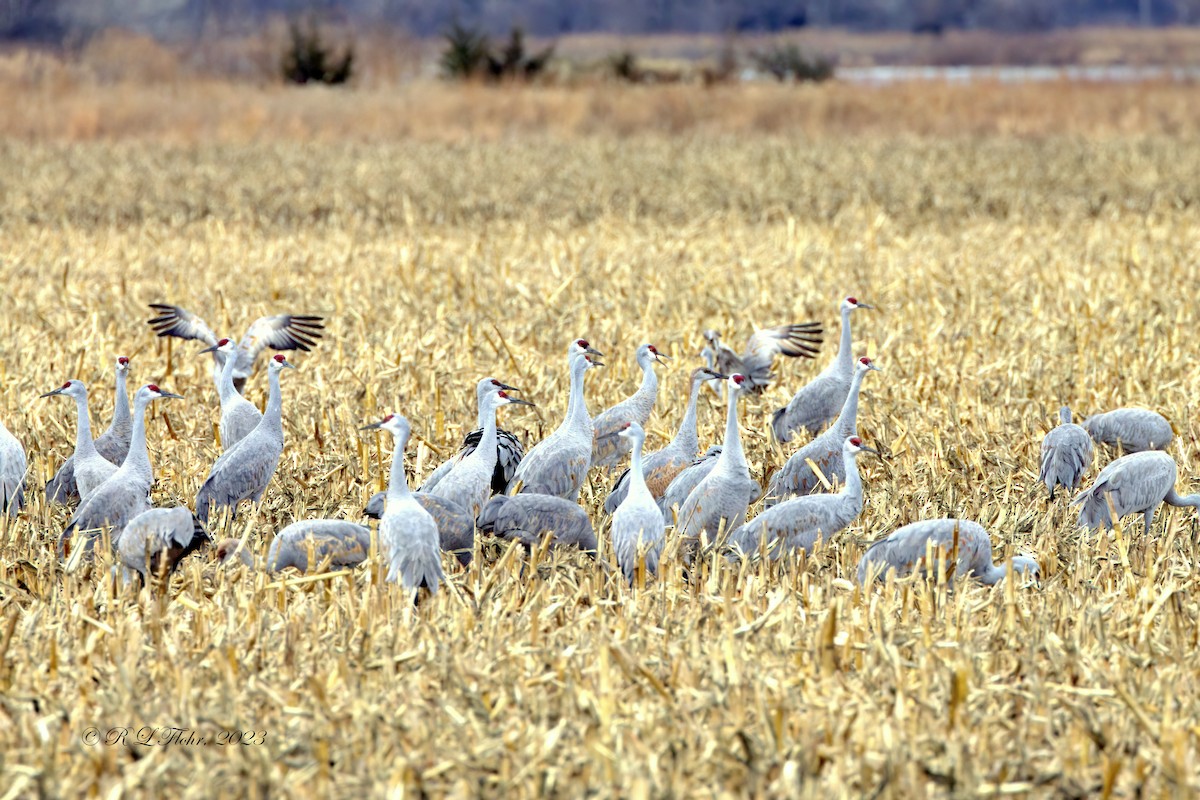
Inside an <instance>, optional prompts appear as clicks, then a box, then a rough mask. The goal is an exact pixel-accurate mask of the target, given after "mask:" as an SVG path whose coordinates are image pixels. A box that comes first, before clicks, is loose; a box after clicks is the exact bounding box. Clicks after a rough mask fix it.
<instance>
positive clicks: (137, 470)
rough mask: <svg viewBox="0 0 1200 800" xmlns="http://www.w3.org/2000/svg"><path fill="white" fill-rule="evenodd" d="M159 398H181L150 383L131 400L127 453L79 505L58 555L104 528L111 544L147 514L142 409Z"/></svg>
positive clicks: (148, 479)
mask: <svg viewBox="0 0 1200 800" xmlns="http://www.w3.org/2000/svg"><path fill="white" fill-rule="evenodd" d="M163 398H176V399H179V400H182V399H183V396H182V395H178V394H175V393H174V392H168V391H167V390H165V389H160V388H159V387H157V386H155V385H154V384H153V383H150V384H147V385H145V386H143V387H142V388H140V389H138V390H137V393H136V394H135V395H134V397H133V428H132V435H131V436H130V440H129V453H128V455H126V456H125V460H124V461H122V462H121V466H120V467H119V468H117V471H116V472H114V473H113V474H112V477H110V478H109V479H108V480H106V481H105V482H104V483H102V484H100V485H99V486H98V487H96V489H95V490H94V491H93V492H92V493H91V494H90V495H89V496H88V498H87V499H86V500H84V501H82V502H81V503H80V504H79V508H77V509H75V513H74V514H73V515H72V516H71V519H70V521H69V522H68V523H67V527H66V530H64V531H63V532H62V535H61V536H59V539H58V551H59V554H60V555H66V554H67V550H68V545H69V543H70V541H71V538H72V537H73V536H74V535H75V534H76V533H84V532H86V531H95V530H99V529H101V528H103V527H105V526H108V527H109V529H110V530H111V536H112V542H113V543H114V544H115V543H116V542H117V539H118V537H119V536H120V535H121V531H122V530H123V529H124V528H125V525H126V523H128V522H129V520H131V519H133V518H134V517H136V516H137V515H139V514H141V513H142V512H145V511H149V510H150V507H151V506H150V487H151V486H152V485H153V483H154V468H153V467H152V466H151V465H150V453H149V451H147V449H146V408H147V407H148V406H149V405H150V404H151V403H152V402H154V401H155V400H159V399H163ZM95 538H96V537H95V536H94V535H93V536H89V537H88V538H87V539H86V540H85V543H84V547H85V548H86V550H87V551H91V549H92V546H93V545H94V544H95Z"/></svg>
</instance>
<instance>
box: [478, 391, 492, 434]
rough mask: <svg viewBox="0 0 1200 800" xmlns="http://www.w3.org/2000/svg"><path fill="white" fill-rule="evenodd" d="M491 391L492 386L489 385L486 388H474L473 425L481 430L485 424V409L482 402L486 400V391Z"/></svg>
mask: <svg viewBox="0 0 1200 800" xmlns="http://www.w3.org/2000/svg"><path fill="white" fill-rule="evenodd" d="M491 391H492V387H491V386H490V385H488V386H487V387H486V388H484V387H476V389H475V427H476V428H479V429H481V430H482V429H483V427H484V426H485V425H486V424H487V409H486V408H485V405H484V404H485V403H486V402H487V396H488V393H489V392H491Z"/></svg>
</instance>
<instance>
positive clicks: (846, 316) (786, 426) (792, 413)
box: [771, 297, 874, 443]
mask: <svg viewBox="0 0 1200 800" xmlns="http://www.w3.org/2000/svg"><path fill="white" fill-rule="evenodd" d="M859 308H874V306H869V305H867V304H866V303H860V302H859V301H858V299H857V298H854V297H847V298H846V299H845V300H843V301H842V303H841V312H842V338H841V340H840V341H839V342H838V351H837V356H836V357H834V359H833V363H832V364H830V365H829V366H828V367H826V368H825V370H824V372H822V373H821V374H820V375H818V376H817V377H815V378H813V379H812V380H811V381H809V382H808V383H807V384H806V385H805V386H803V387H802V388H801V389H800V391H798V392H796V394H795V395H794V396H793V397H792V399H791V401H790V402H788V404H787V405H786V406H784V407H783V408H780V409H778V410H777V411H776V412H775V414H774V416H772V417H771V429H772V430H773V431H774V432H775V439H776V441H778V442H780V443H786V442H788V441H790V440H791V438H792V433H793V432H794V431H796V430H799V429H800V428H803V429H804V430H806V431H807V432H808V433H809V434H811V435H814V436H815V435H816V434H818V433H820V431H821V429H822V428H824V427H825V425H826V424H827V423H828V422H829V421H830V420H831V419H833V418H834V417H835V416H837V414H838V412H839V411H840V410H841V408H842V404H843V403H844V402H845V401H846V393H847V392H848V391H850V380H851V378H852V377H853V376H854V351H853V348H852V343H851V336H850V314H851V313H852V312H853V311H854V310H855V309H859Z"/></svg>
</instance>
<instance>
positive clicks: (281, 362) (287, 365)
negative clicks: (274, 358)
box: [279, 361, 296, 369]
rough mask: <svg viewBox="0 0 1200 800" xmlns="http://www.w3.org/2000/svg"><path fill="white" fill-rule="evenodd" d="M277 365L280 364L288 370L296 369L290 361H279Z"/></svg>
mask: <svg viewBox="0 0 1200 800" xmlns="http://www.w3.org/2000/svg"><path fill="white" fill-rule="evenodd" d="M279 363H280V364H282V365H283V366H285V367H287V368H288V369H296V365H295V364H293V363H292V362H290V361H280V362H279Z"/></svg>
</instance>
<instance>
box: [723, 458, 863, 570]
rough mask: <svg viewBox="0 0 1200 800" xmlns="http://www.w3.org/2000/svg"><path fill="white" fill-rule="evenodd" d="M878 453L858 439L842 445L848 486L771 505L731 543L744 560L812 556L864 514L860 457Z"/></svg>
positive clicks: (736, 532) (733, 535)
mask: <svg viewBox="0 0 1200 800" xmlns="http://www.w3.org/2000/svg"><path fill="white" fill-rule="evenodd" d="M859 453H875V454H876V455H879V452H878V451H877V450H875V449H873V448H870V447H867V446H866V445H864V444H863V442H862V439H860V438H858V437H857V436H847V437H846V439H845V440H844V441H843V442H842V453H841V457H842V459H841V460H842V463H843V464H844V465H845V466H844V470H845V474H846V483H845V485H844V486H843V487H842V490H841V491H840V492H838V493H837V494H812V495H805V496H802V497H793V498H792V499H791V500H787V501H785V502H782V503H779V504H778V505H774V506H771V507H770V508H768V509H767V510H766V511H764V512H763V513H761V514H759V515H758V516H757V517H755V518H754V519H752V520H750V521H749V522H747V523H746V524H745V525H743V526H742V527H740V528H738V529H737V530H735V531H734V532H733V533H731V534H730V535H729V544H730V547H731V548H732V549H733V550H734V552H735V553H736V554H738V555H740V556H741V557H742V558H749V557H751V556H754V555H755V554H757V553H760V552H761V553H763V554H765V555H767V556H768V557H769V558H770V559H771V560H772V561H775V560H778V559H779V558H780V557H782V556H785V555H787V554H789V553H794V552H796V551H797V550H803V551H804V552H805V553H812V551H813V547H814V546H815V545H816V543H817V539H818V538H820V537H823V538H824V540H825V541H829V538H830V537H831V536H833V535H834V534H835V533H838V532H839V531H841V530H843V529H844V528H845V527H846V526H848V525H849V524H850V523H851V522H853V521H854V520H855V519H857V518H858V515H859V514H861V513H862V507H863V486H862V478H861V477H860V476H859V474H858V454H859Z"/></svg>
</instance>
